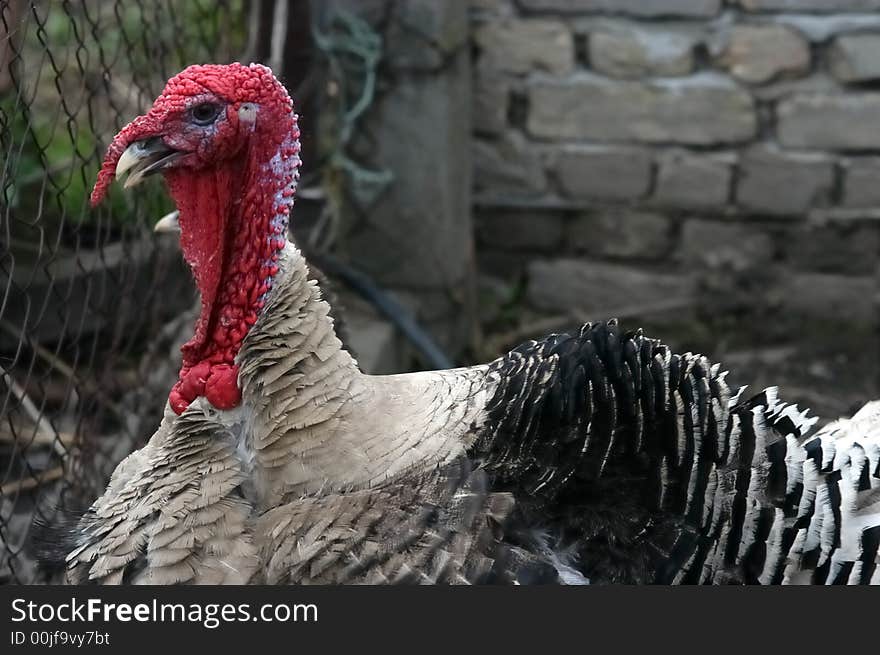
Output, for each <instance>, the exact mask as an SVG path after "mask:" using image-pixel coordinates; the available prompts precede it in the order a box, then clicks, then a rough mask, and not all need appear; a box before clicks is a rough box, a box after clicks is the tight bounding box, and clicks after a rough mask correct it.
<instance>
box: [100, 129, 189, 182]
mask: <svg viewBox="0 0 880 655" xmlns="http://www.w3.org/2000/svg"><path fill="white" fill-rule="evenodd" d="M183 154H184V153H182V152H179V151H177V150H174V149H173V148H169V147H168V146H167V145H165V144H164V143H163V142H162V139H160V138H159V137H152V138H149V139H144V140H142V141H135V142H134V143H132V144H131V145H130V146H128V147H127V148H126V149H125V152H123V153H122V155H121V156H120V157H119V161H118V162H117V163H116V177H117V179H119V178H120V176H121V175H122V174H123V173H128V178H127V179H126V180H125V184H124V185H123V187H124V188H126V189H129V188H131V187H133V186H135V185H137V184H140V183H141V182H142V181H143V179H144V178H145V177H147V176H149V175H152V174H153V173H158V172H159V171H161V170H162V169H163V168H166V167H167V166H169V165H170V164H172V163H173V162H175V161H177V160H178V159H180V158H181V157H182V156H183Z"/></svg>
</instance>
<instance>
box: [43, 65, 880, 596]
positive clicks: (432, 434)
mask: <svg viewBox="0 0 880 655" xmlns="http://www.w3.org/2000/svg"><path fill="white" fill-rule="evenodd" d="M298 137H299V129H298V127H297V116H296V114H295V112H294V110H293V103H292V101H291V99H290V97H289V95H288V94H287V92H286V90H285V89H284V87H283V86H282V85H281V84H280V83H279V82H278V80H277V79H276V78H275V77H274V76H273V75H272V73H271V71H270V70H269V69H267V68H265V67H263V66H259V65H256V64H254V65H250V66H243V65H241V64H230V65H224V66H221V65H207V66H191V67H189V68H187V69H186V70H184V71H182V72H181V73H179V74H178V75H176V76H175V77H173V78H172V79H171V80H169V82H168V84H167V85H166V88H165V90H164V91H163V93H162V95H160V96H159V97H158V98H157V99H156V102H155V103H154V104H153V107H152V108H151V109H150V110H149V112H147V113H146V114H144V115H142V116H139V117H137V118H135V119H134V120H133V121H132V122H131V123H130V124H129V125H127V126H126V127H125V128H123V129H122V130H121V131H120V133H119V134H118V135H117V136H116V137H115V138H114V140H113V142H112V143H111V144H110V146H109V148H108V151H107V157H106V158H105V160H104V164H103V165H102V168H101V171H100V173H99V176H98V182H97V183H96V186H95V189H94V190H93V193H92V200H93V202H94V203H97V202H100V200H101V198H103V197H104V196H105V195H106V192H107V188H108V186H109V184H110V183H111V182H112V180H113V179H114V178H115V177H116V176H118V175H122V174H125V173H128V178H127V179H126V186H131V185H132V184H136V183H138V182H139V181H140V180H141V179H143V178H144V177H145V176H147V175H150V174H152V173H156V172H161V173H162V174H163V175H164V177H165V181H166V183H167V186H168V189H169V191H170V193H171V195H172V197H173V198H174V200H175V203H176V205H177V207H178V210H179V227H180V243H181V249H182V252H183V255H184V258H185V259H186V260H187V262H188V263H189V264H190V267H191V269H192V271H193V275H194V278H195V281H196V284H197V285H198V287H199V291H200V293H201V311H200V314H199V317H198V319H197V321H196V327H195V330H194V335H193V338H192V339H191V340H190V341H189V342H188V343H187V344H185V345H184V346H183V347H182V349H181V351H182V355H183V358H182V359H183V361H182V366H181V370H180V373H179V377H178V381H177V383H176V384H175V385H174V387H173V388H172V390H171V392H170V394H169V402H168V405H167V406H166V412H165V416H164V418H163V420H162V423H161V425H160V426H159V428H158V430H157V431H156V433H155V434H154V435H153V437H152V438H151V439H150V441H149V442H148V443H147V445H146V446H145V447H144V448H142V449H141V450H139V451H137V452H135V453H133V454H131V455H130V456H129V457H128V458H127V459H126V460H124V461H123V462H122V463H121V464H120V465H119V467H118V468H117V470H116V471H115V473H114V474H113V476H112V478H111V480H110V483H109V484H108V486H107V489H106V491H105V492H104V494H103V495H102V496H101V497H100V498H99V499H98V500H97V501H96V502H95V503H94V504H93V505H92V507H91V508H90V509H89V510H88V511H87V512H86V513H85V515H84V516H82V517H81V518H80V519H79V520H77V521H75V522H74V523H73V524H72V526H71V527H70V529H69V530H66V531H65V532H66V535H65V538H64V539H62V540H59V544H58V545H59V548H60V550H61V551H62V553H61V554H62V555H63V558H62V559H63V561H64V562H65V565H66V567H67V574H68V579H69V580H70V581H71V582H77V583H79V582H99V583H126V582H132V583H154V584H172V583H190V582H192V583H273V584H277V583H294V584H296V583H314V582H329V583H350V582H361V583H386V582H418V583H470V584H474V583H511V584H514V583H517V584H525V583H534V584H539V583H564V584H583V583H585V582H587V581H590V582H596V583H605V582H623V583H700V582H701V583H756V582H759V583H777V582H798V583H866V582H877V581H880V573H878V568H877V551H878V525H880V506H878V502H880V501H878V498H880V491H878V489H880V470H878V466H880V432H878V426H880V420H878V419H880V417H878V414H880V411H878V409H877V407H878V406H877V405H870V406H868V407H867V408H866V409H865V410H863V411H862V412H860V414H859V415H857V416H856V417H854V418H853V419H852V420H851V421H849V422H842V423H838V424H836V425H833V426H831V427H828V428H826V429H825V430H823V431H822V432H821V433H819V434H817V435H815V436H812V437H811V436H810V435H809V429H810V427H811V424H812V421H811V420H810V419H808V418H807V417H806V415H805V414H803V413H800V412H798V411H797V410H796V408H793V407H790V406H787V405H785V404H784V403H782V402H781V401H780V400H779V399H778V398H777V397H776V392H775V390H773V389H769V390H766V391H764V392H761V393H758V394H756V395H748V394H746V393H744V392H743V391H742V390H741V391H740V392H738V393H737V394H736V395H735V396H733V397H731V393H730V391H729V389H728V387H727V385H726V384H725V382H724V374H723V373H721V372H720V369H719V367H718V366H717V365H712V364H710V362H709V361H708V360H707V359H706V358H704V357H701V356H697V355H692V354H689V353H688V354H684V355H677V354H674V353H672V352H670V350H669V349H668V348H667V347H666V346H664V345H663V344H662V343H660V342H659V341H656V340H653V339H650V338H648V337H646V336H644V335H643V334H641V333H640V332H638V331H636V332H624V331H622V330H621V328H620V327H619V326H618V325H617V323H616V322H614V321H610V322H607V323H601V324H597V325H585V326H583V327H582V328H581V329H580V331H579V332H578V333H577V334H572V335H551V336H549V337H547V338H546V339H544V340H542V341H537V342H528V343H525V344H523V345H522V346H520V347H519V348H517V349H515V350H514V351H512V352H510V353H508V354H507V355H505V356H504V357H501V358H499V359H497V360H495V361H494V362H490V363H488V364H485V365H481V366H474V367H469V368H459V369H452V370H444V371H428V372H421V373H411V374H405V375H391V376H369V375H364V374H363V373H362V372H361V371H360V370H359V369H358V367H357V362H356V361H355V360H354V359H353V358H352V357H351V355H350V354H349V353H348V352H346V350H345V349H344V348H343V347H342V344H341V343H340V341H339V339H338V338H337V336H336V334H335V332H334V327H333V321H332V319H331V318H330V308H329V306H328V305H327V303H326V302H325V301H324V300H323V299H322V297H321V293H320V290H319V288H318V285H317V283H316V282H314V281H313V280H310V279H309V278H310V276H309V271H308V266H307V265H306V262H305V261H304V260H303V257H302V255H301V254H300V253H299V251H298V250H297V249H296V247H295V246H294V245H293V244H292V243H290V242H288V241H287V238H286V235H287V231H288V230H287V228H288V218H289V216H290V212H291V209H292V204H293V197H294V194H295V189H296V182H297V179H298V167H299V165H300V160H299V142H298Z"/></svg>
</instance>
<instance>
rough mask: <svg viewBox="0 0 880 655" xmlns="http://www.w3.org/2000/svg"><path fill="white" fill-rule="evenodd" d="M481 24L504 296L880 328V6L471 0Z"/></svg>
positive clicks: (492, 238) (842, 0) (732, 330)
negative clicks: (879, 324)
mask: <svg viewBox="0 0 880 655" xmlns="http://www.w3.org/2000/svg"><path fill="white" fill-rule="evenodd" d="M470 16H471V26H472V32H471V33H472V44H473V53H474V54H473V56H474V65H473V75H474V93H473V103H474V105H473V107H474V108H473V115H474V140H473V158H474V204H475V224H476V234H477V247H478V261H479V265H480V268H481V270H482V271H483V273H484V274H485V275H488V276H489V278H490V281H491V283H490V284H488V285H487V286H488V287H489V288H491V289H492V290H494V291H495V292H497V291H498V289H502V290H503V291H502V293H508V294H513V295H516V294H515V287H516V285H515V284H513V281H514V280H522V282H523V284H524V287H525V294H524V298H525V306H526V308H527V309H532V310H534V311H536V313H541V314H544V315H547V314H550V315H553V314H554V313H556V314H566V313H569V314H571V313H574V314H575V315H586V316H590V317H594V318H598V317H601V316H606V315H607V313H609V312H613V313H617V312H622V313H624V314H626V313H629V312H631V313H633V314H634V315H635V316H636V318H638V319H639V320H640V321H642V322H648V323H651V322H663V321H664V320H666V321H668V320H673V319H674V320H678V321H681V320H682V319H687V320H688V321H690V319H692V318H694V317H697V318H700V319H704V320H703V322H702V324H705V325H710V326H711V325H713V320H714V321H715V323H714V324H718V322H721V323H725V321H726V323H725V325H726V328H727V330H726V331H727V332H728V333H729V334H731V335H733V336H734V338H735V337H736V335H737V334H741V333H742V334H745V333H746V332H748V333H749V338H752V339H753V338H754V337H755V334H759V335H762V336H768V337H769V336H771V335H773V334H781V333H784V332H785V331H790V330H792V329H794V330H798V331H800V330H803V329H804V326H810V327H812V328H816V329H818V330H819V331H825V332H827V333H829V334H833V333H834V332H835V331H837V330H839V329H840V327H841V325H843V327H852V328H854V329H857V330H858V329H861V328H862V327H864V328H865V329H867V330H871V329H872V328H873V326H874V325H875V324H876V320H875V319H876V317H877V302H878V297H877V295H878V294H877V289H878V285H877V273H878V267H877V262H878V253H880V220H878V219H880V0H471V1H470ZM512 289H514V290H512ZM682 307H686V308H688V309H687V310H682ZM634 308H635V309H634ZM670 308H671V309H670ZM755 325H759V326H760V327H759V328H758V330H757V331H754V330H748V329H747V328H748V326H755ZM676 334H678V333H676Z"/></svg>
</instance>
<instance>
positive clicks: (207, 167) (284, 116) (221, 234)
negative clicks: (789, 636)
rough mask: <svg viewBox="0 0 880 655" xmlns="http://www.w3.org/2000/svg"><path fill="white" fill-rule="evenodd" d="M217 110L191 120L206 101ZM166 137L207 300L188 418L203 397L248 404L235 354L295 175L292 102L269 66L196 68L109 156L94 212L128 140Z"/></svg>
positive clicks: (276, 246) (186, 247) (185, 368)
mask: <svg viewBox="0 0 880 655" xmlns="http://www.w3.org/2000/svg"><path fill="white" fill-rule="evenodd" d="M205 102H209V103H214V104H217V105H220V106H221V107H222V111H223V112H225V114H219V115H218V117H217V118H216V119H214V120H213V121H212V122H201V123H199V122H198V121H195V120H194V114H192V113H191V112H192V111H193V108H194V107H197V106H198V105H199V104H200V103H205ZM148 139H159V140H161V141H162V143H163V144H164V145H165V146H166V147H167V148H169V149H170V150H171V151H173V152H176V153H179V157H178V158H176V159H175V164H174V165H173V166H170V167H168V168H166V169H165V180H166V182H167V183H168V187H169V190H170V192H171V195H172V197H173V198H174V200H175V202H176V203H177V208H178V210H179V211H180V215H179V221H180V227H181V236H180V243H181V247H182V249H183V255H184V258H185V259H186V261H187V262H188V263H189V265H190V267H191V268H192V271H193V275H194V277H195V280H196V284H197V285H198V287H199V291H200V293H201V297H202V308H201V313H200V314H199V318H198V321H197V323H196V328H195V334H194V335H193V338H192V339H191V340H190V341H189V342H188V343H187V344H186V345H184V346H183V348H182V349H181V350H182V353H183V365H182V367H181V369H180V376H179V378H178V382H177V384H175V385H174V388H173V389H172V391H171V393H170V395H169V398H168V400H169V402H170V404H171V407H172V409H173V410H174V411H175V412H177V413H178V414H180V413H182V412H183V411H184V410H185V409H186V408H187V407H188V406H189V404H190V403H191V402H192V401H193V400H195V399H196V398H198V397H199V396H205V397H206V398H207V400H208V401H209V402H210V403H211V404H212V405H214V406H215V407H217V408H218V409H231V408H232V407H235V406H236V405H238V404H239V402H240V401H241V392H240V390H239V388H238V367H237V366H236V363H235V358H236V355H237V354H238V352H239V349H240V348H241V344H242V341H243V340H244V338H245V336H246V335H247V333H248V330H249V329H250V328H251V326H253V325H254V323H255V322H256V321H257V317H258V315H259V313H260V311H261V310H262V309H263V306H264V304H265V300H266V294H267V293H268V292H269V290H270V289H271V288H272V281H273V278H274V276H275V274H276V273H277V272H278V264H277V262H278V253H279V252H280V251H281V249H282V248H283V247H284V244H285V243H286V242H287V225H288V218H289V215H290V209H291V207H292V205H293V196H294V191H295V189H296V182H297V180H298V177H299V173H298V169H299V164H300V160H299V140H298V139H299V128H298V127H297V117H296V114H295V113H294V111H293V103H292V102H291V100H290V96H289V95H288V94H287V91H286V90H285V89H284V87H283V86H282V85H281V84H280V83H279V82H278V80H276V79H275V77H274V76H273V75H272V71H270V70H269V69H268V68H266V67H265V66H261V65H259V64H251V65H250V66H244V65H242V64H237V63H236V64H229V65H205V66H190V67H189V68H187V69H186V70H184V71H182V72H181V73H179V74H178V75H175V76H174V77H173V78H171V79H170V80H169V81H168V84H167V85H166V86H165V90H164V91H163V92H162V95H160V96H159V97H158V98H157V99H156V102H155V103H154V104H153V107H152V108H151V109H150V111H149V112H147V113H146V114H144V115H143V116H138V117H137V118H135V119H134V120H133V121H132V122H131V123H130V124H129V125H127V126H126V127H125V128H123V129H122V131H120V132H119V134H117V135H116V137H115V138H114V139H113V142H112V143H111V144H110V147H109V148H108V149H107V155H106V157H105V158H104V163H103V165H102V167H101V171H100V173H99V174H98V180H97V182H96V184H95V188H94V189H93V190H92V197H91V200H92V205H93V206H94V205H97V204H98V203H99V202H101V200H102V199H103V198H104V197H105V195H106V193H107V189H108V187H109V185H110V184H111V183H112V181H113V179H114V177H115V171H116V168H117V164H118V162H119V161H120V158H121V157H122V155H123V153H124V152H126V149H127V148H128V147H129V146H131V145H132V144H135V143H138V142H141V141H144V140H148Z"/></svg>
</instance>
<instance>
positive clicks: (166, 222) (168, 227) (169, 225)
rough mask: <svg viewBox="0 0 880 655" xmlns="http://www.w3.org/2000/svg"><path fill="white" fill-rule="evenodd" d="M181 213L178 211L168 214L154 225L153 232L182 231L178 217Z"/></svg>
mask: <svg viewBox="0 0 880 655" xmlns="http://www.w3.org/2000/svg"><path fill="white" fill-rule="evenodd" d="M179 215H180V212H178V211H173V212H171V213H170V214H166V215H165V216H163V217H162V218H160V219H159V222H158V223H156V225H155V226H154V227H153V232H180V221H179V220H178V218H177V217H178V216H179Z"/></svg>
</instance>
